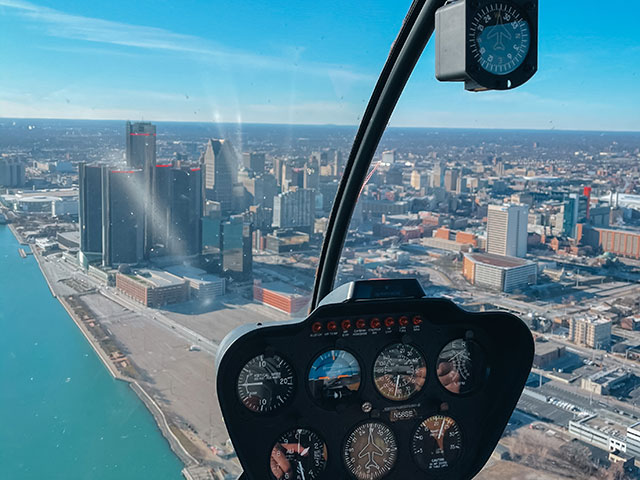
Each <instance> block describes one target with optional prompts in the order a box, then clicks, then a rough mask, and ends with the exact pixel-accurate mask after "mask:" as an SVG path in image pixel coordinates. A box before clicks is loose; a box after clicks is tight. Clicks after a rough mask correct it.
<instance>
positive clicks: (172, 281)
mask: <svg viewBox="0 0 640 480" xmlns="http://www.w3.org/2000/svg"><path fill="white" fill-rule="evenodd" d="M116 288H117V289H118V290H120V291H121V292H122V293H124V294H125V295H127V296H128V297H130V298H132V299H133V300H135V301H136V302H138V303H141V304H142V305H145V306H147V307H151V308H158V307H162V306H164V305H170V304H173V303H182V302H186V301H187V300H189V283H188V282H187V280H185V279H184V278H180V277H177V276H176V275H172V274H170V273H168V272H165V271H162V270H153V269H147V268H145V269H140V270H136V271H134V272H131V273H127V274H125V273H120V272H118V273H117V274H116Z"/></svg>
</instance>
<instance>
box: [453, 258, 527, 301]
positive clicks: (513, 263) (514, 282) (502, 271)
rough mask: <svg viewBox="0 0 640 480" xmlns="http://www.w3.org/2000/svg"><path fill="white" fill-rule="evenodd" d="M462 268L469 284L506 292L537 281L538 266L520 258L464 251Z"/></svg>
mask: <svg viewBox="0 0 640 480" xmlns="http://www.w3.org/2000/svg"><path fill="white" fill-rule="evenodd" d="M462 268H463V269H462V274H463V275H464V277H465V278H466V279H467V281H469V282H470V283H471V284H473V285H477V286H480V287H486V288H489V289H492V290H497V291H501V292H506V293H509V292H513V291H516V290H521V289H523V288H526V287H527V286H529V285H535V284H536V283H537V281H538V266H537V265H536V264H535V263H533V262H531V261H529V260H524V259H522V258H516V257H505V256H503V255H493V254H488V253H466V254H465V255H464V261H463V267H462Z"/></svg>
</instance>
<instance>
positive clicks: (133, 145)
mask: <svg viewBox="0 0 640 480" xmlns="http://www.w3.org/2000/svg"><path fill="white" fill-rule="evenodd" d="M126 137H127V138H126V143H127V150H126V155H127V157H126V160H127V166H128V167H129V168H132V169H139V170H143V169H151V168H152V167H153V166H154V165H155V164H156V126H155V125H153V124H152V123H148V122H137V123H131V122H127V127H126Z"/></svg>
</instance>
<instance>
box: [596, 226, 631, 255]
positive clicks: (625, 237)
mask: <svg viewBox="0 0 640 480" xmlns="http://www.w3.org/2000/svg"><path fill="white" fill-rule="evenodd" d="M594 231H595V235H594V237H595V238H596V240H597V246H599V247H600V248H602V251H603V252H605V253H613V254H615V255H619V256H621V257H628V258H635V259H640V231H638V232H634V231H628V230H614V229H610V228H596V229H594Z"/></svg>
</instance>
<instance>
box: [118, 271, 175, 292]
mask: <svg viewBox="0 0 640 480" xmlns="http://www.w3.org/2000/svg"><path fill="white" fill-rule="evenodd" d="M128 276H129V277H130V278H133V279H134V280H137V281H138V282H140V283H143V284H145V285H147V286H149V287H154V288H158V287H172V286H178V285H182V284H184V283H185V281H184V279H182V278H180V277H177V276H175V275H172V274H170V273H169V272H164V271H162V270H152V269H149V268H142V269H137V270H135V271H134V272H133V273H132V274H129V275H128Z"/></svg>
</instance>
